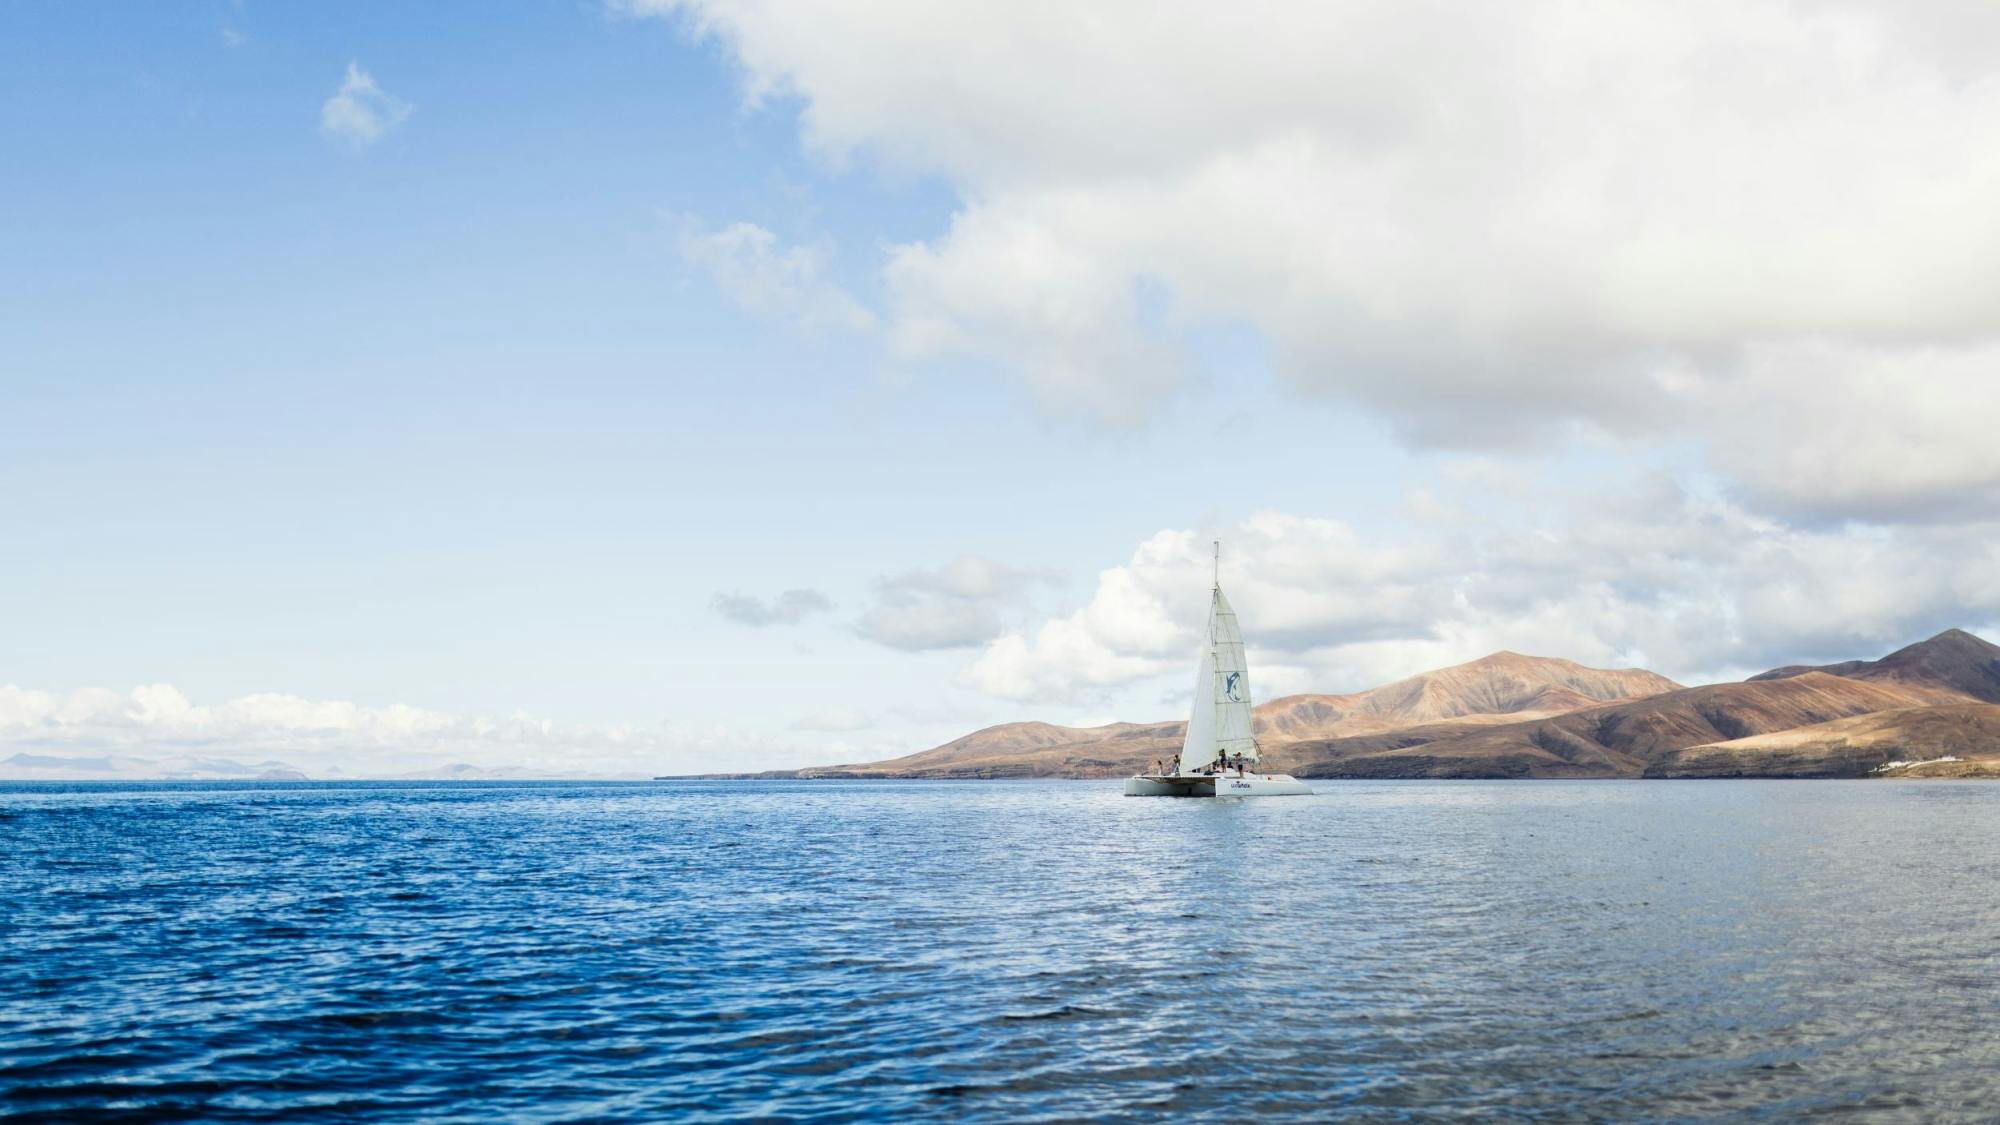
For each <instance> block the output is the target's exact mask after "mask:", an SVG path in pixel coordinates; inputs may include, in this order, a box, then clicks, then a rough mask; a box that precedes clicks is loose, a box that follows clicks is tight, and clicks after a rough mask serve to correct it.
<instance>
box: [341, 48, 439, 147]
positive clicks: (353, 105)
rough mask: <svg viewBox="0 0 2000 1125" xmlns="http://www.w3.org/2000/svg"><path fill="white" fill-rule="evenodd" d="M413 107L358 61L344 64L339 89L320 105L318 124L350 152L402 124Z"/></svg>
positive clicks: (378, 138) (377, 139)
mask: <svg viewBox="0 0 2000 1125" xmlns="http://www.w3.org/2000/svg"><path fill="white" fill-rule="evenodd" d="M415 109H416V107H415V106H413V105H411V104H410V103H409V102H406V101H404V100H402V99H401V98H398V97H396V96H395V95H393V94H391V93H389V92H388V91H387V90H384V89H383V88H382V87H381V86H379V85H377V84H376V82H375V76H374V75H372V74H370V73H368V72H367V71H365V70H363V69H361V64H360V63H357V62H350V63H348V64H347V76H346V77H345V78H343V79H342V80H341V83H340V89H339V90H337V91H335V92H334V95H333V96H332V97H330V98H328V99H327V100H326V104H324V105H322V106H320V107H319V127H320V132H322V133H324V134H325V135H326V137H327V138H328V139H329V140H332V141H334V142H335V143H337V144H340V145H342V146H344V147H346V148H348V149H351V150H353V151H356V152H358V151H360V150H362V149H364V148H367V147H369V146H370V145H373V144H374V143H375V142H377V141H379V140H381V139H382V138H383V137H385V136H388V135H389V131H390V130H392V129H394V128H395V127H396V126H398V125H401V124H402V123H403V121H404V120H405V119H406V118H408V117H409V116H410V114H411V112H412V111H414V110H415Z"/></svg>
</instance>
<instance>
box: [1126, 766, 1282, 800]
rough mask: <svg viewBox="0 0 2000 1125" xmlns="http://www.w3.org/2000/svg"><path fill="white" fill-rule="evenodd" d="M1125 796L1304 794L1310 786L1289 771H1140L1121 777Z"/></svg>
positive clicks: (1267, 795)
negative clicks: (1151, 772)
mask: <svg viewBox="0 0 2000 1125" xmlns="http://www.w3.org/2000/svg"><path fill="white" fill-rule="evenodd" d="M1125 795H1126V796H1127V797H1308V796H1311V795H1312V786H1310V785H1307V784H1306V783H1305V782H1303V781H1300V780H1299V779H1298V778H1296V777H1293V776H1291V775H1290V774H1282V773H1251V772H1248V771H1245V772H1244V774H1243V775H1242V776H1241V777H1239V776H1237V775H1236V774H1235V773H1224V774H1221V775H1216V776H1212V775H1209V774H1188V775H1185V776H1176V775H1173V774H1140V775H1139V776H1137V777H1128V778H1126V779H1125Z"/></svg>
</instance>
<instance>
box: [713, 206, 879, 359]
mask: <svg viewBox="0 0 2000 1125" xmlns="http://www.w3.org/2000/svg"><path fill="white" fill-rule="evenodd" d="M680 252H681V258H682V260H684V261H685V262H687V263H688V264H689V265H690V266H694V267H696V268H699V269H701V270H703V271H704V272H706V273H707V274H708V275H709V276H710V277H711V278H712V279H713V280H714V281H715V284H716V286H717V288H719V289H721V290H722V291H723V292H724V293H725V294H727V295H728V296H729V298H730V299H731V300H733V301H735V302H736V303H737V304H739V305H741V306H743V307H744V308H746V309H749V310H752V311H754V312H760V313H765V314H768V315H774V316H781V317H784V318H786V319H788V320H790V321H791V322H792V323H794V324H796V325H797V326H799V327H800V328H802V329H805V330H807V331H819V330H823V329H844V330H847V331H850V332H868V331H870V330H872V329H873V328H874V327H875V316H874V314H873V313H871V312H869V311H868V310H867V308H865V307H864V306H863V305H862V304H861V302H859V301H857V300H855V299H854V298H853V297H852V296H851V295H849V294H848V292H847V291H846V290H844V289H842V288H841V287H840V286H839V285H837V284H835V283H834V282H833V281H831V280H829V279H828V278H827V276H826V274H827V259H828V255H827V253H826V251H825V250H824V249H822V248H817V247H811V246H799V245H793V246H786V245H783V244H781V243H780V242H779V240H778V236H777V235H775V234H772V233H771V232H770V231H768V230H765V229H764V228H763V227H760V226H758V225H757V224H755V223H731V224H729V225H728V226H725V227H720V228H714V229H711V228H708V227H705V226H703V225H702V224H701V223H700V222H699V221H698V220H695V219H692V218H686V217H684V218H683V219H682V220H681V235H680Z"/></svg>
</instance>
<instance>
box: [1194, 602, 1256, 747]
mask: <svg viewBox="0 0 2000 1125" xmlns="http://www.w3.org/2000/svg"><path fill="white" fill-rule="evenodd" d="M1237 754H1241V755H1243V759H1244V760H1245V761H1249V762H1254V761H1256V760H1257V740H1256V738H1255V736H1254V735H1253V734H1252V732H1251V715H1250V668H1249V666H1248V665H1247V664H1246V663H1244V660H1243V632H1242V630H1240V629H1239V628H1237V625H1236V611H1235V610H1233V609H1231V608H1229V599H1228V598H1225V597H1223V596H1222V587H1221V586H1217V587H1216V588H1215V593H1214V595H1213V596H1212V599H1211V601H1210V604H1209V610H1208V648H1207V650H1206V651H1205V652H1203V653H1202V656H1201V670H1200V671H1199V672H1197V673H1196V674H1195V683H1194V711H1193V713H1192V714H1190V715H1189V716H1188V730H1187V741H1186V742H1184V743H1182V745H1181V769H1182V770H1183V771H1189V772H1192V771H1194V770H1198V769H1201V768H1203V767H1205V766H1207V765H1208V764H1209V763H1210V762H1213V761H1215V760H1216V759H1217V758H1225V757H1234V756H1235V755H1237Z"/></svg>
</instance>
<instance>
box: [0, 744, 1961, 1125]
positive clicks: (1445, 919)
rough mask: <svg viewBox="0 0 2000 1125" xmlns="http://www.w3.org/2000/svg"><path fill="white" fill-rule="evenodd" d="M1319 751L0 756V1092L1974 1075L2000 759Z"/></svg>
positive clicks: (892, 1105) (988, 1112) (1639, 1085)
mask: <svg viewBox="0 0 2000 1125" xmlns="http://www.w3.org/2000/svg"><path fill="white" fill-rule="evenodd" d="M1317 788H1318V793H1317V794H1316V795H1315V796H1312V797H1306V798H1282V799H1269V800H1262V801H1227V800H1225V801H1199V800H1197V801H1176V800H1166V799H1131V798H1126V797H1123V796H1122V795H1121V793H1120V789H1119V783H1117V782H1115V781H1111V782H1087V781H1086V782H1076V781H1056V782H962V783H961V782H784V781H770V782H655V783H632V784H569V783H543V784H522V783H493V784H476V783H475V784H466V783H435V784H433V783H378V784H352V783H265V784H256V783H249V784H220V783H210V782H187V783H157V784H101V785H100V784H74V785H60V786H58V785H44V784H0V841H4V847H5V852H4V859H0V1116H7V1117H10V1118H17V1119H20V1120H48V1121H64V1122H88V1121H140V1120H146V1121H152V1120H214V1121H267V1120H287V1121H292V1120H370V1121H425V1122H434V1121H466V1122H472V1121H478V1122H486V1121H496V1120H504V1121H657V1120H677V1121H718V1122H719V1121H742V1120H748V1119H770V1120H787V1119H790V1120H855V1119H896V1120H914V1119H933V1120H952V1121H1001V1120H1005V1121H1022V1120H1063V1121H1070V1120H1080V1119H1083V1120H1127V1119H1131V1120H1145V1119H1154V1118H1162V1117H1170V1118H1173V1119H1176V1120H1192V1121H1241V1120H1245V1119H1249V1118H1254V1117H1266V1118H1269V1119H1273V1120H1285V1119H1294V1120H1299V1119H1312V1120H1324V1119H1329V1118H1342V1117H1349V1118H1352V1119H1355V1120H1389V1121H1444V1120H1466V1119H1492V1118H1501V1119H1509V1120H1518V1121H1578V1120H1606V1121H1611V1120H1615V1121H1639V1120H1674V1121H1686V1120H1741V1121H1792V1120H1796V1119H1799V1118H1802V1117H1807V1116H1824V1117H1830V1118H1833V1119H1836V1120H1839V1119H1847V1120H1856V1121H1953V1120H1964V1121H1973V1120H1987V1121H1990V1120H1993V1119H1995V1117H1996V1116H2000V785H1993V784H1987V783H1980V782H1783V781H1740V782H1617V781H1588V782H1561V781H1510V782H1320V783H1318V785H1317Z"/></svg>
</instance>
